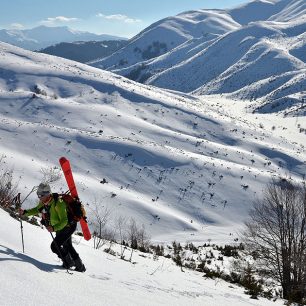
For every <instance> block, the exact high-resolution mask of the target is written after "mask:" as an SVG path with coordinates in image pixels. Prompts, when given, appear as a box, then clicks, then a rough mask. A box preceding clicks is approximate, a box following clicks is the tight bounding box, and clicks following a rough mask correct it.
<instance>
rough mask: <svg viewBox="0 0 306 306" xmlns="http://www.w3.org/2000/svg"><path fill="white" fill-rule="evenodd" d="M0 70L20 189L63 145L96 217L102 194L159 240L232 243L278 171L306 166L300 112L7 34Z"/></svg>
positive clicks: (1, 126)
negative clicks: (86, 61) (159, 80)
mask: <svg viewBox="0 0 306 306" xmlns="http://www.w3.org/2000/svg"><path fill="white" fill-rule="evenodd" d="M0 69H1V70H0V140H1V142H0V148H1V154H3V155H4V156H5V158H4V161H5V163H6V164H5V165H7V166H11V167H13V168H14V172H15V177H16V180H17V181H18V182H19V186H20V189H21V192H22V194H23V196H25V194H26V193H27V192H28V191H29V190H31V189H32V187H33V186H34V185H37V184H38V183H39V182H40V180H41V179H42V174H41V172H40V170H41V168H42V167H43V168H50V167H54V166H58V158H59V157H60V156H63V155H64V156H66V157H67V158H69V159H70V161H71V164H72V166H73V169H74V171H75V177H76V182H77V185H78V187H79V192H80V194H81V197H82V199H84V201H85V202H87V203H89V208H88V214H89V216H90V218H91V221H93V220H94V218H92V213H91V210H90V208H93V203H95V202H96V203H101V205H104V206H107V207H109V208H110V209H111V211H112V215H113V217H115V216H120V215H124V216H126V217H134V218H135V219H136V220H137V222H138V223H139V224H142V223H143V224H145V226H146V228H147V231H148V232H149V233H150V234H151V235H152V239H153V241H163V242H164V241H173V240H179V241H186V240H191V241H201V242H203V241H206V240H207V239H212V240H213V241H214V242H217V241H219V242H233V240H234V239H236V238H237V231H238V230H239V229H240V228H241V226H242V224H243V222H244V221H245V220H246V218H247V215H248V210H249V208H250V205H251V202H252V200H253V199H255V198H256V197H257V196H260V195H261V192H262V189H263V188H264V186H265V184H266V183H267V182H269V181H270V179H271V177H272V176H276V177H277V176H278V175H282V176H286V177H287V178H289V177H290V178H292V179H301V178H302V177H303V176H304V175H305V172H306V164H305V160H306V158H305V139H304V138H305V137H303V136H302V137H301V135H303V134H299V129H301V128H305V127H304V126H303V122H302V123H299V125H297V122H295V121H290V118H288V119H283V120H284V121H282V120H281V119H277V120H276V118H275V117H273V116H271V115H270V116H269V115H262V116H261V117H256V118H254V116H253V117H250V118H249V119H248V120H245V119H244V118H246V115H247V114H246V113H245V110H244V109H242V110H240V106H239V105H238V104H237V105H236V106H235V107H234V109H232V105H234V101H231V100H224V101H222V100H220V97H216V98H212V97H211V98H205V97H204V98H196V97H193V96H189V95H185V94H180V93H172V92H169V91H165V90H162V89H158V88H155V87H150V86H145V85H141V84H137V83H135V82H133V81H130V80H128V79H125V78H123V77H121V76H117V75H114V74H112V73H110V72H105V71H102V70H100V69H96V68H92V67H89V66H86V65H83V64H79V63H76V62H72V61H68V60H64V59H60V58H56V57H52V56H48V55H43V54H37V53H32V52H30V51H25V50H22V49H19V48H17V47H13V46H10V45H7V44H4V43H1V45H0ZM222 105H223V106H222ZM244 106H245V105H244ZM235 111H237V112H236V113H235ZM251 115H252V114H251ZM279 120H280V121H279ZM286 120H287V121H286ZM272 124H273V126H272ZM266 127H267V129H266V130H265V128H266ZM5 165H4V166H5ZM103 179H105V180H103ZM105 181H106V182H107V183H105V184H103V183H102V182H105ZM60 187H61V188H62V189H63V190H65V189H66V187H65V183H64V181H63V180H61V181H60V182H58V183H57V184H56V185H55V186H54V190H58V189H59V188H60ZM34 201H35V197H34V196H33V197H31V198H30V201H28V202H27V203H26V204H25V207H29V206H31V205H33V202H34ZM92 226H93V225H92ZM232 234H234V235H232Z"/></svg>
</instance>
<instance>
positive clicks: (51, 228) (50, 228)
mask: <svg viewBox="0 0 306 306" xmlns="http://www.w3.org/2000/svg"><path fill="white" fill-rule="evenodd" d="M47 230H48V232H50V233H51V232H54V228H53V226H51V225H49V226H47Z"/></svg>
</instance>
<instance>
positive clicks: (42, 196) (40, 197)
mask: <svg viewBox="0 0 306 306" xmlns="http://www.w3.org/2000/svg"><path fill="white" fill-rule="evenodd" d="M48 195H49V194H39V195H38V198H39V199H42V198H45V197H47V196H48Z"/></svg>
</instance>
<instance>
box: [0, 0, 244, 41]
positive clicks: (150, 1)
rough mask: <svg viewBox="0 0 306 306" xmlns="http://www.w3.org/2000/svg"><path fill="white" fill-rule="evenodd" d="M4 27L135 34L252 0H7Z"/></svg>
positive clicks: (0, 13)
mask: <svg viewBox="0 0 306 306" xmlns="http://www.w3.org/2000/svg"><path fill="white" fill-rule="evenodd" d="M1 2H2V3H1V10H0V28H5V29H13V28H15V29H18V28H20V29H24V28H33V27H36V26H39V25H47V26H69V27H70V28H72V29H76V30H82V31H89V32H92V33H97V34H111V35H117V36H122V37H128V38H130V37H132V36H134V35H136V34H137V33H139V32H140V31H141V30H143V29H144V28H145V27H147V26H149V25H150V24H152V23H153V22H155V21H157V20H160V19H162V18H164V17H168V16H173V15H176V14H178V13H181V12H184V11H187V10H192V9H201V8H202V9H205V8H230V7H234V6H237V5H239V4H241V3H245V2H248V0H215V1H209V0H3V1H1Z"/></svg>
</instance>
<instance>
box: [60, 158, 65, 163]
mask: <svg viewBox="0 0 306 306" xmlns="http://www.w3.org/2000/svg"><path fill="white" fill-rule="evenodd" d="M65 161H67V158H66V157H61V158H60V159H59V162H60V163H64V162H65Z"/></svg>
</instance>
